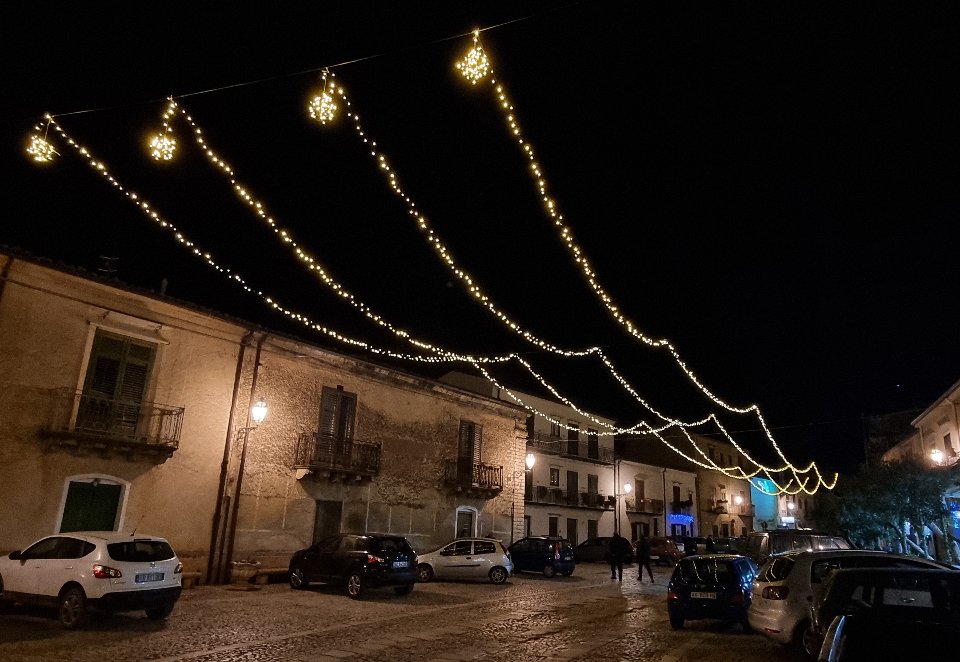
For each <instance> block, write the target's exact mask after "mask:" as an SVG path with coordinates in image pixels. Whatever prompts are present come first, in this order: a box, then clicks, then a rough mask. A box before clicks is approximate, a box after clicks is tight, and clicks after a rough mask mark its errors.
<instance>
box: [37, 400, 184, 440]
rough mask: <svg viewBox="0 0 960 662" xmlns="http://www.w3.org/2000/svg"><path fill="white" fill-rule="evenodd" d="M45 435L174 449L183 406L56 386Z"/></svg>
mask: <svg viewBox="0 0 960 662" xmlns="http://www.w3.org/2000/svg"><path fill="white" fill-rule="evenodd" d="M52 397H53V407H52V418H51V421H50V425H49V427H48V428H46V429H45V430H44V431H43V432H44V434H45V436H48V437H53V438H58V439H71V440H73V441H76V442H77V443H84V442H98V441H99V442H104V443H110V444H123V445H125V446H131V445H133V446H140V447H143V448H145V449H151V448H153V449H157V450H161V451H163V452H165V453H168V454H169V453H172V452H173V451H175V450H177V448H178V447H179V446H180V431H181V427H182V425H183V411H184V408H183V407H176V406H172V405H164V404H160V403H157V402H148V401H146V400H132V399H128V398H105V397H102V396H100V395H94V394H91V393H84V392H83V391H75V390H73V389H55V390H54V391H53V392H52Z"/></svg>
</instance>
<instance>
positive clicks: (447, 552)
mask: <svg viewBox="0 0 960 662" xmlns="http://www.w3.org/2000/svg"><path fill="white" fill-rule="evenodd" d="M470 546H471V542H470V541H469V540H458V541H457V542H455V543H452V544H450V545H447V546H446V547H444V548H443V551H442V552H440V556H469V555H470Z"/></svg>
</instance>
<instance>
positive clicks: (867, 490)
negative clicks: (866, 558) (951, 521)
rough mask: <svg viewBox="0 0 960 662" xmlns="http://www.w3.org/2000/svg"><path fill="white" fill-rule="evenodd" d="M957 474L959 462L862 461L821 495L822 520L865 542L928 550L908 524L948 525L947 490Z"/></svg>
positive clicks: (920, 526) (911, 550) (864, 544)
mask: <svg viewBox="0 0 960 662" xmlns="http://www.w3.org/2000/svg"><path fill="white" fill-rule="evenodd" d="M957 475H958V471H957V468H956V467H950V468H945V467H925V466H923V465H921V464H919V463H917V462H909V461H908V462H900V463H885V464H874V465H871V466H862V467H861V468H860V470H859V471H858V472H857V473H856V474H855V475H853V476H850V477H848V478H846V479H844V480H842V481H841V482H840V483H838V484H837V487H836V488H835V489H834V490H833V492H832V493H829V494H826V495H824V496H823V497H822V498H821V499H820V501H819V504H818V513H817V519H818V521H819V522H821V524H822V525H823V526H824V527H825V528H828V529H834V530H839V531H843V532H844V533H845V534H846V535H847V537H849V538H850V540H851V541H852V542H853V543H855V544H856V545H858V546H860V547H873V546H875V545H876V544H877V542H878V540H880V539H888V540H891V539H892V540H897V541H898V542H899V544H900V546H901V548H902V549H903V550H904V551H906V552H908V553H920V554H925V552H924V551H923V549H922V548H921V547H919V546H917V545H916V544H915V543H912V541H909V540H908V536H907V529H908V527H907V525H908V524H909V525H910V527H911V528H912V529H913V530H914V531H922V530H923V527H924V526H925V525H927V524H932V525H934V526H935V527H937V529H938V530H939V529H940V528H942V526H943V524H942V523H943V521H944V518H946V517H947V515H948V512H947V508H946V504H945V501H944V494H945V493H946V490H947V489H948V488H949V487H950V486H952V485H954V484H955V483H956V481H957ZM951 553H952V552H951V551H950V548H949V546H947V554H948V555H949V554H951ZM945 560H950V559H945Z"/></svg>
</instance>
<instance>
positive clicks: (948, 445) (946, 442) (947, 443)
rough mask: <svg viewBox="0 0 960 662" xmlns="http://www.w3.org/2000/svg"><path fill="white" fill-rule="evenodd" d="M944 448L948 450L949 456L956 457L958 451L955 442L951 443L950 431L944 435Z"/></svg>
mask: <svg viewBox="0 0 960 662" xmlns="http://www.w3.org/2000/svg"><path fill="white" fill-rule="evenodd" d="M943 450H944V451H946V453H947V457H956V455H957V451H956V450H954V448H953V444H951V443H950V433H949V432H948V433H946V434H945V435H943Z"/></svg>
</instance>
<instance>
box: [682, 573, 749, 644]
mask: <svg viewBox="0 0 960 662" xmlns="http://www.w3.org/2000/svg"><path fill="white" fill-rule="evenodd" d="M756 574H757V565H756V564H755V563H754V562H753V560H752V559H750V558H749V557H746V556H739V555H736V554H709V555H702V556H701V555H696V556H688V557H686V558H683V559H681V560H680V562H679V563H677V565H676V567H675V568H674V569H673V575H672V576H671V577H670V583H669V584H667V612H668V614H669V615H670V625H672V626H673V627H674V628H682V627H683V623H684V621H687V620H696V619H701V618H715V619H718V620H722V621H729V622H731V623H740V624H741V626H742V627H743V629H744V631H745V632H749V631H750V625H749V623H747V609H749V608H750V585H751V584H752V583H753V578H754V576H756Z"/></svg>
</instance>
